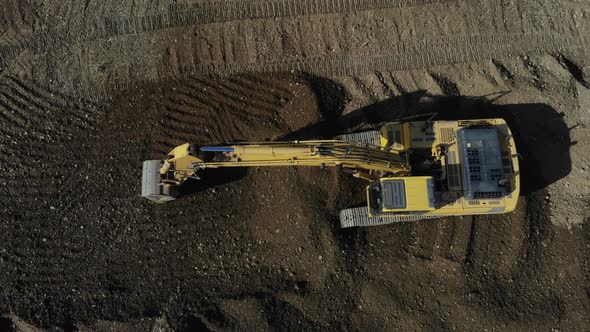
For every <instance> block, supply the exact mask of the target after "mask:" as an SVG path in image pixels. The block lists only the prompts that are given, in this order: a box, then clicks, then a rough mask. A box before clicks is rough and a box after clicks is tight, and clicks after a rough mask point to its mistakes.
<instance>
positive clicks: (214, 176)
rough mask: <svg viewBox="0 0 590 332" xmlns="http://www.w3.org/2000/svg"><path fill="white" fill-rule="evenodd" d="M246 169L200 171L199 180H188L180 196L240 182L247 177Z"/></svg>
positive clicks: (232, 168) (181, 189)
mask: <svg viewBox="0 0 590 332" xmlns="http://www.w3.org/2000/svg"><path fill="white" fill-rule="evenodd" d="M246 174H247V170H246V169H245V168H234V167H229V168H210V169H204V170H201V171H199V173H198V174H197V175H198V176H199V179H192V178H191V179H188V180H187V181H186V182H185V183H183V184H182V186H181V187H180V193H179V194H180V196H185V195H190V194H194V193H197V192H200V191H205V190H207V189H210V188H214V187H217V186H221V185H223V184H227V183H231V182H234V181H238V180H240V179H241V178H243V177H245V176H246Z"/></svg>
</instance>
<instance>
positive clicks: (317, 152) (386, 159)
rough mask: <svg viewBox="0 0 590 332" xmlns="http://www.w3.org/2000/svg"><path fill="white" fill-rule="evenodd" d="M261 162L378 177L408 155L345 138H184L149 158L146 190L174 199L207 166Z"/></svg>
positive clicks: (156, 197)
mask: <svg viewBox="0 0 590 332" xmlns="http://www.w3.org/2000/svg"><path fill="white" fill-rule="evenodd" d="M260 166H316V167H341V168H342V169H343V170H344V171H346V172H349V173H351V174H352V175H353V176H355V177H359V178H363V179H367V180H375V179H379V178H381V177H383V176H386V175H388V176H389V175H390V176H406V175H409V174H410V166H409V163H408V161H407V158H406V157H405V156H402V155H401V154H400V153H398V152H395V151H386V150H383V149H381V148H380V147H378V146H370V145H367V144H364V145H363V144H351V143H347V142H344V141H340V140H319V141H290V142H262V143H257V142H247V143H236V144H231V143H230V144H224V145H216V146H204V147H199V146H197V145H196V144H190V143H186V144H182V145H180V146H178V147H176V148H174V149H173V150H172V151H170V153H168V155H167V156H166V159H165V160H162V161H160V160H147V161H145V162H144V172H143V182H142V196H143V197H145V198H147V199H149V200H152V201H154V202H158V203H163V202H166V201H170V200H172V199H174V196H175V194H174V193H175V192H177V190H176V189H177V188H178V186H181V185H182V184H183V182H185V181H186V180H187V179H189V178H198V175H197V172H198V171H199V170H201V169H205V168H222V167H260Z"/></svg>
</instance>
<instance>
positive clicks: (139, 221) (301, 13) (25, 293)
mask: <svg viewBox="0 0 590 332" xmlns="http://www.w3.org/2000/svg"><path fill="white" fill-rule="evenodd" d="M0 9H1V10H0V174H1V175H0V197H1V198H0V217H1V218H0V330H8V331H44V330H47V331H146V330H149V331H194V330H326V329H328V330H345V331H348V330H394V329H400V330H401V329H403V330H418V329H420V330H456V329H460V330H476V329H477V330H509V329H511V330H587V329H588V326H590V315H589V313H590V208H589V206H590V180H589V179H590V162H589V159H590V145H588V140H589V139H590V131H589V130H588V125H589V124H590V112H589V110H590V57H589V56H588V52H587V50H588V49H589V48H588V46H590V40H589V38H588V37H587V36H588V35H589V32H590V24H589V23H590V4H587V3H586V2H584V1H573V0H572V1H554V0H533V1H531V0H518V1H517V0H485V1H460V0H398V1H389V0H364V1H362V0H302V1H295V0H249V1H246V0H243V1H237V0H222V1H219V0H218V1H211V0H202V1H173V0H150V1H147V0H125V1H97V0H89V1H86V2H80V1H70V0H67V1H63V0H62V1H39V2H37V1H21V0H0ZM431 112H435V113H437V118H439V119H451V118H478V117H502V118H505V119H506V120H507V121H508V123H509V124H510V126H511V128H512V130H513V132H514V134H515V139H516V143H517V148H518V150H519V152H520V155H521V156H520V162H521V172H522V196H521V198H520V203H519V205H518V208H517V210H516V211H515V212H514V213H510V214H507V215H500V216H482V217H464V218H446V219H439V220H428V221H421V222H411V223H399V224H395V225H389V226H381V227H375V228H362V229H346V230H340V229H339V228H338V211H339V210H340V209H343V208H347V207H351V206H359V205H362V204H363V203H364V197H363V192H364V186H365V183H364V182H363V181H360V180H356V179H352V178H350V177H347V176H346V175H343V174H339V173H338V172H337V171H336V170H331V169H327V170H322V169H314V168H277V169H269V168H253V169H249V170H217V171H210V172H208V173H206V174H204V176H203V179H202V180H201V181H195V182H193V183H191V184H190V185H189V186H188V187H187V188H186V189H185V190H186V194H187V195H186V196H185V197H183V198H182V199H179V200H177V201H175V202H172V203H170V204H166V205H161V206H155V205H153V204H151V203H150V202H147V201H145V200H143V199H142V198H141V197H140V186H141V183H140V180H141V163H142V161H143V160H146V159H159V158H161V157H162V156H163V155H164V154H165V153H166V152H167V151H168V150H169V149H170V148H172V147H174V146H176V145H178V144H182V143H185V142H194V143H202V144H205V143H211V142H222V141H235V140H252V141H256V140H268V139H270V140H275V139H304V138H329V137H332V136H333V135H336V134H338V133H342V132H352V131H355V130H359V129H363V128H371V127H376V126H379V124H380V123H384V122H387V121H391V120H394V119H399V118H403V117H407V116H412V115H416V114H423V113H431Z"/></svg>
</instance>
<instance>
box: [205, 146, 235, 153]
mask: <svg viewBox="0 0 590 332" xmlns="http://www.w3.org/2000/svg"><path fill="white" fill-rule="evenodd" d="M200 150H201V151H207V152H234V148H232V147H231V146H203V147H201V148H200Z"/></svg>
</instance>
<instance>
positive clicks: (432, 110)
mask: <svg viewBox="0 0 590 332" xmlns="http://www.w3.org/2000/svg"><path fill="white" fill-rule="evenodd" d="M505 94H507V92H501V93H498V94H494V95H489V96H482V97H463V96H436V95H430V94H428V93H427V92H426V91H416V92H412V93H408V94H404V95H400V96H398V97H394V98H390V99H387V100H384V101H382V102H378V103H375V104H372V105H369V106H367V107H364V108H361V109H359V110H356V111H353V112H350V113H348V114H345V115H343V116H341V117H339V118H337V119H335V120H333V121H326V122H320V123H317V124H313V125H310V126H308V127H306V128H303V129H301V130H299V131H297V132H293V133H290V134H288V135H285V136H284V137H282V138H281V139H310V138H315V139H317V138H324V139H327V138H331V137H334V136H336V135H337V134H341V133H350V132H355V131H362V130H368V129H373V128H379V127H380V126H381V125H383V124H385V123H387V122H391V121H399V120H401V119H407V120H412V119H416V120H425V119H431V120H459V119H478V118H502V119H504V120H506V122H507V123H508V125H509V126H510V128H511V130H512V133H513V135H514V139H515V142H516V147H517V150H518V152H519V157H520V158H519V160H520V170H521V193H522V194H523V195H526V194H529V193H531V192H534V191H536V190H539V189H542V188H544V187H546V186H548V185H550V184H552V183H554V182H556V181H558V180H559V179H561V178H563V177H565V176H566V175H568V174H569V172H570V171H571V157H570V147H571V146H572V145H574V144H576V142H572V141H571V139H570V131H571V130H572V129H574V128H575V126H574V127H572V128H569V127H568V126H567V125H566V123H565V121H564V113H559V112H557V111H556V110H555V109H553V108H552V107H551V106H549V105H546V104H541V103H530V104H504V105H500V104H495V103H494V102H495V101H496V100H497V99H499V98H501V97H502V96H504V95H505Z"/></svg>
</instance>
